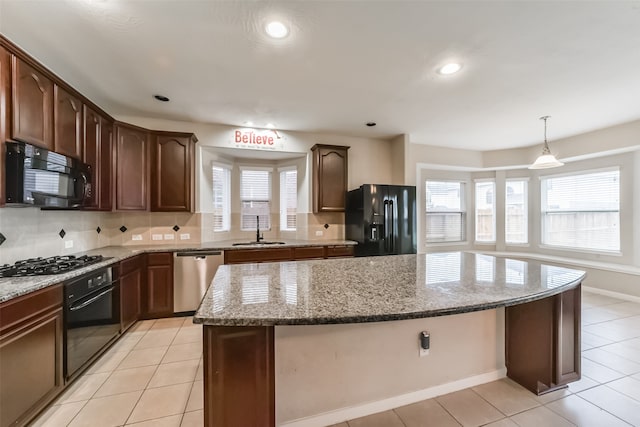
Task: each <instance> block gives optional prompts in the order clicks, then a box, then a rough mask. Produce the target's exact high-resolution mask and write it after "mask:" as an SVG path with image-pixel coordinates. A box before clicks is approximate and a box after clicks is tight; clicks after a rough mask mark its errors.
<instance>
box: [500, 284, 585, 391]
mask: <svg viewBox="0 0 640 427" xmlns="http://www.w3.org/2000/svg"><path fill="white" fill-rule="evenodd" d="M580 293H581V289H580V285H578V286H577V287H576V288H574V289H571V290H568V291H565V292H563V293H561V294H558V295H555V296H553V297H549V298H545V299H542V300H537V301H533V302H530V303H526V304H519V305H515V306H511V307H506V309H505V335H506V343H505V359H506V360H505V362H506V366H507V376H508V377H509V378H511V379H513V380H514V381H516V382H518V383H519V384H521V385H522V386H524V387H526V388H527V389H529V390H530V391H532V392H533V393H536V394H544V393H548V392H551V391H553V390H556V389H558V388H561V387H564V386H565V385H566V384H568V383H569V382H571V381H576V380H579V379H580V355H581V353H580V327H581V326H580V315H581V313H580V307H581V306H580Z"/></svg>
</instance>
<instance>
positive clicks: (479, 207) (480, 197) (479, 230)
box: [475, 181, 496, 242]
mask: <svg viewBox="0 0 640 427" xmlns="http://www.w3.org/2000/svg"><path fill="white" fill-rule="evenodd" d="M495 193H496V183H495V182H494V181H478V182H476V205H475V208H476V241H477V242H495V241H496V202H495V200H496V198H495Z"/></svg>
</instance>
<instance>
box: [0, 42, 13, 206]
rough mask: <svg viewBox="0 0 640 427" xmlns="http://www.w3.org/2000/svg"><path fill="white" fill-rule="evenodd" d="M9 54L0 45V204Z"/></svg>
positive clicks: (8, 121)
mask: <svg viewBox="0 0 640 427" xmlns="http://www.w3.org/2000/svg"><path fill="white" fill-rule="evenodd" d="M10 102H11V55H10V54H9V51H8V50H7V49H5V48H4V47H3V46H0V206H3V205H4V203H5V194H4V192H5V184H4V175H5V172H4V167H5V164H4V162H5V156H6V146H5V145H4V141H6V140H7V139H9V137H10V136H9V135H10V130H9V127H10V124H11V113H10V108H9V107H10Z"/></svg>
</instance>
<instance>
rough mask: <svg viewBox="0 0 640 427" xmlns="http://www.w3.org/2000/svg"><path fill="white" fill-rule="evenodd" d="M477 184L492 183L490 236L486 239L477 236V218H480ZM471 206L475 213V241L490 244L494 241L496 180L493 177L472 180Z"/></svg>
mask: <svg viewBox="0 0 640 427" xmlns="http://www.w3.org/2000/svg"><path fill="white" fill-rule="evenodd" d="M479 184H492V186H493V189H492V194H493V196H492V200H491V238H490V239H487V240H480V239H479V238H478V229H479V227H478V219H479V218H480V215H479V211H478V185H479ZM473 196H474V198H473V208H474V214H475V222H474V230H475V243H478V244H482V245H487V244H489V245H491V244H495V243H496V180H495V179H493V178H487V179H475V180H473Z"/></svg>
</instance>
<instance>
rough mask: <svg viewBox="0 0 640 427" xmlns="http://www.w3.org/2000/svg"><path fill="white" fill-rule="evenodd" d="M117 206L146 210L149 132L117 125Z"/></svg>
mask: <svg viewBox="0 0 640 427" xmlns="http://www.w3.org/2000/svg"><path fill="white" fill-rule="evenodd" d="M116 132H117V143H116V209H117V210H137V211H145V210H147V206H148V203H147V185H148V161H147V159H148V155H149V154H148V146H147V144H148V134H147V132H145V131H141V130H138V129H133V128H129V127H126V126H122V125H117V130H116Z"/></svg>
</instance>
